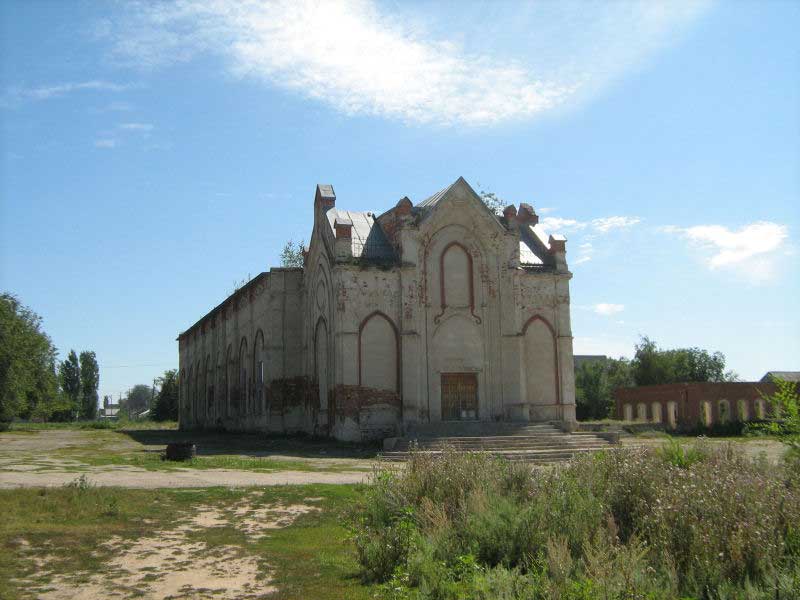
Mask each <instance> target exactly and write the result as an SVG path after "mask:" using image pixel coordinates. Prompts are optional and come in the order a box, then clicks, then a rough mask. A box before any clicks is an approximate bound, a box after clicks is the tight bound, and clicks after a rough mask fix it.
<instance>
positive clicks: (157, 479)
mask: <svg viewBox="0 0 800 600" xmlns="http://www.w3.org/2000/svg"><path fill="white" fill-rule="evenodd" d="M85 475H86V478H87V479H88V480H89V482H90V483H91V484H93V485H97V486H111V487H124V488H138V489H153V488H204V487H215V486H226V487H248V486H269V485H303V484H309V483H333V484H347V483H350V484H352V483H363V482H366V481H367V479H368V478H369V476H370V474H369V473H365V472H363V471H359V472H351V471H343V472H338V473H320V472H313V471H279V472H276V473H259V472H253V471H232V470H225V469H213V470H200V469H181V470H177V471H146V470H144V469H130V468H124V467H117V468H103V469H101V468H98V469H94V470H92V471H90V472H88V473H85ZM78 476H79V475H78V474H76V473H65V472H52V471H51V472H46V473H30V472H13V471H5V472H0V489H3V488H6V489H7V488H17V487H59V486H62V485H64V484H66V483H69V482H71V481H74V480H75V479H76V478H77V477H78Z"/></svg>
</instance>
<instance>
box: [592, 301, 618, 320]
mask: <svg viewBox="0 0 800 600" xmlns="http://www.w3.org/2000/svg"><path fill="white" fill-rule="evenodd" d="M592 310H594V312H595V313H597V314H598V315H603V316H604V317H610V316H611V315H616V314H619V313H621V312H622V311H623V310H625V305H624V304H606V303H603V302H601V303H600V304H595V305H594V306H593V307H592Z"/></svg>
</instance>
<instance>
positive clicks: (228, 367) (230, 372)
mask: <svg viewBox="0 0 800 600" xmlns="http://www.w3.org/2000/svg"><path fill="white" fill-rule="evenodd" d="M235 373H236V372H235V371H234V361H233V346H232V345H230V344H229V345H228V351H227V352H226V353H225V416H227V417H230V416H231V415H233V387H234V383H235V381H236V375H235Z"/></svg>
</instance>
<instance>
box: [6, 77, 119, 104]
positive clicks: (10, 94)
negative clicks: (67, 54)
mask: <svg viewBox="0 0 800 600" xmlns="http://www.w3.org/2000/svg"><path fill="white" fill-rule="evenodd" d="M132 87H133V86H132V85H131V84H127V83H115V82H113V81H103V80H100V79H92V80H90V81H71V82H65V83H57V84H51V85H41V86H37V87H24V86H15V87H11V88H8V89H7V90H6V91H5V94H4V99H3V104H4V105H13V104H18V103H20V102H24V101H42V100H50V99H51V98H58V97H60V96H65V95H67V94H71V93H74V92H81V91H87V90H94V91H103V92H124V91H126V90H129V89H131V88H132Z"/></svg>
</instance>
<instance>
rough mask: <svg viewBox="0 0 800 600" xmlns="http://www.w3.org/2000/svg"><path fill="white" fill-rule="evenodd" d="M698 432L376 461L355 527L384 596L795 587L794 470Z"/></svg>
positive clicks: (797, 514) (774, 593)
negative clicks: (650, 444)
mask: <svg viewBox="0 0 800 600" xmlns="http://www.w3.org/2000/svg"><path fill="white" fill-rule="evenodd" d="M797 463H798V459H797V458H787V460H786V461H785V464H784V465H782V466H780V467H775V466H774V465H768V464H766V463H763V462H758V461H752V460H749V459H747V458H745V457H744V456H742V455H741V454H740V453H739V452H738V451H737V450H736V449H735V448H734V446H733V445H728V446H725V447H723V448H721V449H718V450H714V451H712V450H710V449H709V448H708V447H707V445H705V444H704V443H703V442H702V441H700V442H698V444H696V445H694V446H692V447H688V448H686V447H684V446H681V445H680V444H678V443H677V442H675V441H669V442H668V443H667V445H666V446H665V447H664V448H662V449H660V450H649V449H627V450H612V451H607V452H603V453H598V454H595V455H587V456H582V457H580V458H578V459H576V460H574V461H573V462H571V463H569V464H568V465H566V466H563V467H557V468H550V469H537V470H531V469H530V468H526V467H524V466H522V465H520V464H512V463H508V462H505V461H502V460H498V459H493V458H490V457H486V456H485V455H481V454H470V453H466V454H459V453H456V452H454V451H445V452H444V453H443V455H442V456H441V457H433V456H431V455H426V454H422V453H413V454H412V458H411V460H410V462H409V464H408V468H407V469H406V470H405V471H402V472H399V473H398V472H390V471H386V472H379V473H378V474H377V476H376V478H375V480H374V482H373V484H372V486H370V488H369V491H368V493H367V495H366V500H365V501H364V504H363V506H359V507H357V508H355V509H354V517H353V526H354V531H355V541H356V547H357V549H358V554H359V560H360V562H361V566H362V576H363V577H364V579H365V580H368V581H382V582H386V583H385V584H384V587H383V589H384V592H385V595H386V597H389V598H396V599H398V600H400V599H412V598H413V599H419V600H423V599H431V600H433V599H436V600H449V599H453V600H455V599H461V598H469V599H473V598H474V599H482V598H487V599H488V598H507V599H509V600H512V599H522V598H526V599H529V598H541V599H550V598H553V599H556V598H558V599H575V600H578V599H583V598H586V599H589V598H609V599H616V598H619V599H622V598H648V599H654V600H655V599H661V598H664V599H667V598H670V599H671V598H681V597H692V598H742V599H744V598H748V599H749V598H795V597H800V596H798V594H800V567H799V566H798V565H799V564H800V467H798V464H797Z"/></svg>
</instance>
